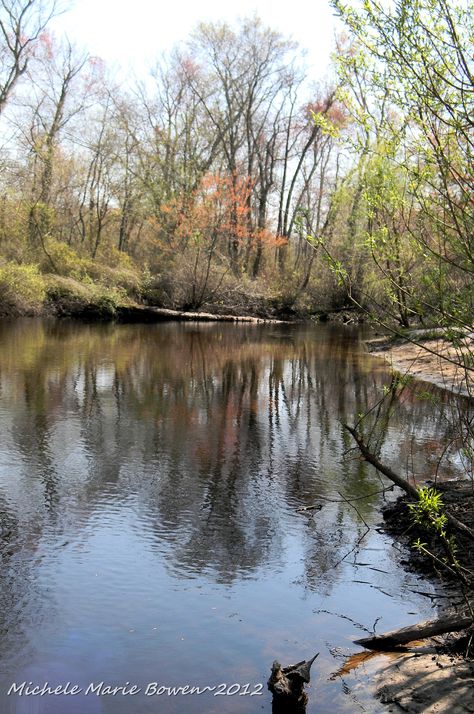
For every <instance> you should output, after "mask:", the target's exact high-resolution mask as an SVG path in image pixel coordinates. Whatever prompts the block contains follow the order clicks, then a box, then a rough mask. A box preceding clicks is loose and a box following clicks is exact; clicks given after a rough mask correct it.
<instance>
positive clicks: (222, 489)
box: [0, 320, 458, 714]
mask: <svg viewBox="0 0 474 714" xmlns="http://www.w3.org/2000/svg"><path fill="white" fill-rule="evenodd" d="M362 336H363V335H362V334H361V332H360V330H357V329H351V328H343V327H333V326H284V325H281V326H277V325H268V326H256V325H228V324H214V325H209V324H201V325H198V324H174V323H168V324H160V325H130V326H129V325H83V324H78V323H73V322H71V323H69V322H67V321H50V322H49V321H41V320H38V321H36V320H19V321H16V322H11V323H9V322H4V323H1V324H0V518H1V521H0V523H1V540H0V551H1V569H0V588H1V589H0V593H1V594H0V598H1V599H0V607H1V613H0V635H1V639H0V711H1V712H2V713H3V712H5V713H6V714H9V713H11V714H13V713H15V714H18V713H23V712H28V713H29V714H32V713H35V714H76V713H77V714H79V713H80V714H95V713H96V712H101V713H104V714H109V713H112V712H113V714H151V713H152V712H153V713H155V712H160V713H163V714H169V713H171V712H180V713H182V712H185V713H187V712H189V713H192V714H194V713H196V714H197V713H199V714H201V713H204V712H205V713H206V714H211V713H213V712H216V713H217V712H224V713H225V714H226V713H229V714H230V713H231V712H232V713H233V712H267V713H269V712H270V711H271V697H270V694H269V693H268V691H267V689H266V680H267V678H268V675H269V670H270V666H271V663H272V661H273V660H274V659H279V660H280V661H282V662H283V663H284V664H288V663H290V662H294V661H298V660H301V659H304V658H308V657H310V656H312V655H313V654H314V653H315V652H320V656H319V658H318V659H317V660H316V663H315V665H314V672H313V683H312V687H311V689H310V703H309V705H308V714H311V713H312V712H331V713H333V712H357V711H369V712H378V711H380V712H381V711H385V708H384V706H383V705H382V704H380V703H379V702H377V701H376V700H375V699H374V698H373V696H372V695H373V692H372V688H371V686H370V681H371V677H372V675H373V672H374V671H376V670H377V667H379V666H382V665H383V662H382V663H380V660H381V659H383V657H378V658H375V659H374V660H370V662H369V663H368V664H366V665H365V666H361V667H359V668H357V669H355V670H353V671H351V672H349V673H342V674H340V673H339V674H338V671H339V670H340V668H341V666H342V665H343V663H344V661H345V657H346V656H347V655H348V654H351V653H354V652H357V651H359V648H357V647H356V646H355V645H353V644H352V640H353V639H356V638H357V637H360V636H363V633H364V628H366V629H367V630H372V628H373V627H374V625H375V626H376V627H377V630H378V631H382V630H387V629H391V628H393V627H397V626H402V625H405V624H408V623H409V622H413V621H417V620H419V619H421V618H422V617H424V616H425V615H428V616H429V615H430V614H432V612H433V611H432V609H431V600H430V599H429V597H426V594H425V595H423V594H420V593H421V592H424V593H426V592H427V591H428V592H430V591H431V590H430V586H429V585H428V584H426V583H424V582H423V581H420V580H419V579H418V578H417V576H416V575H414V574H410V573H406V572H404V571H403V569H401V568H400V566H399V560H400V557H401V554H400V551H399V548H398V547H397V545H396V544H394V543H393V542H392V541H391V539H390V538H389V537H388V536H387V535H385V534H384V533H383V532H381V531H380V530H376V529H371V530H370V532H369V533H366V531H367V527H366V524H368V525H371V526H373V525H375V524H377V523H379V522H380V520H381V516H380V507H381V505H382V504H383V501H384V494H383V493H381V490H382V482H381V480H380V479H379V477H378V475H377V474H376V473H375V471H374V470H373V469H372V468H371V467H370V466H367V465H366V464H364V463H362V462H361V461H360V460H359V459H358V458H357V454H356V453H355V452H350V453H349V454H346V452H347V451H348V449H350V448H351V447H352V443H351V440H350V437H349V435H348V434H347V432H346V431H345V430H344V429H343V426H342V422H344V421H347V422H349V423H354V420H356V419H357V416H358V414H360V413H362V412H364V411H365V410H366V409H367V408H368V407H369V406H371V405H372V404H373V403H374V402H375V401H376V400H377V399H379V398H380V396H381V395H382V393H383V386H384V385H387V384H389V382H390V376H389V373H388V371H387V369H386V368H385V366H384V365H383V363H382V362H380V361H378V360H377V359H376V358H372V357H370V356H369V355H368V354H366V353H365V352H364V349H363V345H362V342H361V337H362ZM436 394H437V397H439V395H440V393H436ZM432 395H433V390H431V391H430V392H429V393H427V392H426V390H425V388H423V389H420V388H419V387H417V386H416V385H412V386H410V387H408V388H407V389H406V390H405V392H404V395H403V398H402V399H401V400H400V401H399V403H398V404H397V405H396V409H395V411H394V414H393V416H392V418H391V420H390V422H389V423H387V424H386V425H385V427H384V429H383V434H382V436H381V453H382V456H383V459H384V460H385V461H387V462H388V463H391V464H392V465H393V466H395V467H396V468H397V469H398V471H400V472H401V473H404V472H405V471H406V469H409V470H410V471H412V470H414V471H415V473H417V474H419V475H425V476H430V475H433V473H434V470H435V468H436V459H435V456H436V451H437V449H438V445H439V444H440V443H443V440H445V439H446V438H447V436H449V430H450V425H449V418H448V416H447V414H448V411H449V400H448V399H445V398H444V397H443V396H442V395H441V399H440V400H439V403H438V405H437V407H436V408H434V406H433V397H432ZM456 459H457V455H456V453H455V452H454V453H452V454H451V455H450V458H448V460H447V461H446V465H445V467H444V468H443V469H441V472H440V475H442V476H447V477H452V476H456V474H457V473H458V471H457V469H458V463H457V460H456ZM354 498H357V499H358V500H356V501H353V505H350V504H348V503H347V502H346V501H345V500H344V499H354ZM387 498H393V495H392V494H389V495H388V496H387ZM315 503H321V504H323V507H322V509H321V510H320V511H316V510H313V511H307V512H300V511H298V509H300V508H302V507H305V506H309V505H312V504H315ZM354 506H355V507H354ZM364 534H365V535H364ZM377 662H378V664H377ZM22 682H26V683H27V685H25V688H24V689H23V690H21V689H15V688H13V690H12V685H13V684H15V687H20V686H21V683H22ZM29 682H31V683H32V685H31V687H33V686H35V685H38V686H43V685H44V684H45V683H46V682H48V683H49V685H50V686H51V687H53V686H54V687H56V686H62V687H64V686H65V685H66V684H67V683H68V682H70V683H71V684H70V688H71V687H72V686H74V685H75V686H76V687H77V688H78V689H81V690H82V691H79V692H78V693H77V694H67V693H64V691H62V692H61V693H59V694H57V695H52V694H48V693H45V694H44V696H39V695H36V696H35V695H29V696H27V695H26V691H27V689H26V686H28V683H29ZM101 682H103V683H104V684H103V686H101ZM153 683H157V686H156V687H154V685H153ZM261 684H263V687H261V686H260V685H261ZM91 685H92V687H91ZM133 685H135V687H136V689H140V691H136V693H127V694H123V693H122V692H117V693H116V694H107V693H106V692H107V691H108V690H106V689H105V687H107V686H109V687H114V686H123V687H125V691H129V690H130V688H131V687H132V686H133ZM178 685H180V686H185V685H190V686H199V687H201V688H205V687H206V686H207V687H214V690H211V691H209V690H208V691H205V692H203V693H201V694H198V693H196V692H195V693H194V694H183V693H180V694H176V695H169V694H168V693H167V690H165V689H161V690H159V689H158V687H170V686H178ZM219 685H222V686H219ZM224 685H225V686H224ZM231 685H235V686H231ZM147 687H148V693H147V691H146V689H147ZM88 688H89V689H88ZM21 691H22V692H23V693H22V694H20V692H21ZM122 691H123V690H122ZM134 691H135V690H134ZM158 691H161V692H162V693H161V694H152V693H153V692H158ZM9 692H10V693H9ZM221 692H222V693H221Z"/></svg>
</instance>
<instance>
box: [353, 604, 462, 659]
mask: <svg viewBox="0 0 474 714" xmlns="http://www.w3.org/2000/svg"><path fill="white" fill-rule="evenodd" d="M472 624H473V618H472V615H469V614H466V613H464V614H454V615H446V616H445V617H441V618H439V619H438V620H428V621H426V622H419V623H417V624H415V625H408V627H402V628H401V629H400V630H392V631H391V632H386V633H385V634H381V635H372V636H371V637H363V638H362V639H360V640H355V644H356V645H361V646H362V647H365V648H366V649H369V650H383V651H387V650H392V649H396V648H397V647H399V646H400V645H405V644H407V642H412V641H413V640H423V639H425V638H426V637H434V636H435V635H443V634H445V633H447V632H459V631H460V630H465V629H466V628H467V627H470V626H471V625H472Z"/></svg>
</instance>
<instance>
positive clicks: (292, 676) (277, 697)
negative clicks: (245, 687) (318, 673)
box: [268, 652, 319, 714]
mask: <svg viewBox="0 0 474 714" xmlns="http://www.w3.org/2000/svg"><path fill="white" fill-rule="evenodd" d="M318 655H319V652H318V654H316V655H314V657H313V658H312V659H309V660H303V661H302V662H298V663H297V664H290V665H289V666H288V667H282V666H281V664H280V663H279V662H277V661H276V660H275V661H274V663H273V665H272V671H271V674H270V679H269V680H268V689H269V690H270V691H271V692H272V694H273V701H272V714H305V712H306V704H307V702H308V695H307V694H306V692H305V691H304V685H305V684H309V681H310V674H311V665H312V664H313V662H314V660H315V659H316V657H317V656H318Z"/></svg>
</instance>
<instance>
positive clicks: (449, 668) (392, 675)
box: [376, 654, 474, 714]
mask: <svg viewBox="0 0 474 714" xmlns="http://www.w3.org/2000/svg"><path fill="white" fill-rule="evenodd" d="M376 687H377V697H378V698H379V699H380V702H381V703H382V704H386V705H387V711H393V712H400V711H402V712H425V714H435V712H436V714H438V713H440V712H444V713H445V714H465V713H466V712H474V662H466V661H465V660H459V659H453V658H452V657H451V656H448V655H445V654H405V655H400V657H397V658H396V659H391V660H390V661H389V662H388V663H387V665H386V666H385V667H384V668H383V669H382V670H380V671H379V674H378V677H377V682H376Z"/></svg>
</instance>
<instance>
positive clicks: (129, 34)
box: [50, 0, 336, 79]
mask: <svg viewBox="0 0 474 714" xmlns="http://www.w3.org/2000/svg"><path fill="white" fill-rule="evenodd" d="M69 8H70V9H68V10H67V11H66V12H64V13H63V14H62V15H61V16H60V17H58V18H56V19H55V20H54V21H53V23H52V24H51V25H50V29H53V31H54V32H55V34H57V35H58V36H60V35H62V34H64V33H65V34H67V36H68V37H69V39H70V40H71V41H73V42H76V43H77V44H78V45H79V46H81V47H86V48H87V49H88V51H89V52H90V53H91V54H92V55H94V56H98V57H101V58H102V59H103V60H105V62H106V64H107V65H109V66H110V67H111V68H116V69H119V70H122V71H125V72H127V73H128V72H130V73H135V74H136V75H137V76H140V75H142V74H143V72H146V71H147V70H148V69H149V68H150V67H152V66H153V65H154V64H156V60H157V58H158V57H159V56H160V55H161V53H162V52H163V51H166V50H167V49H170V48H171V47H172V46H173V45H174V44H175V43H177V42H180V41H184V40H186V38H187V37H188V36H189V34H190V32H191V31H192V30H193V28H194V27H195V26H196V25H197V24H198V23H199V22H201V21H219V20H225V21H227V22H229V23H232V22H233V21H235V20H236V19H237V18H238V17H249V16H253V15H254V14H257V15H258V16H259V17H260V18H261V19H262V20H263V22H264V23H265V24H266V25H268V26H270V27H271V28H272V29H274V30H278V31H280V32H282V33H283V34H284V35H285V36H289V37H291V38H292V39H294V40H296V41H297V42H298V43H299V44H300V45H301V47H303V48H305V49H306V50H307V51H308V54H307V63H308V65H309V66H310V68H311V74H312V75H313V76H314V79H318V78H321V77H322V76H323V75H324V74H325V71H326V69H327V67H328V63H329V55H330V52H331V50H332V46H333V38H334V32H335V27H336V21H335V18H334V16H333V10H332V9H331V8H330V7H329V0H290V1H289V0H286V2H284V1H283V0H280V2H278V0H239V2H238V4H224V3H223V2H222V0H195V2H190V0H179V1H178V0H166V2H164V1H163V0H132V1H130V0H70V3H69Z"/></svg>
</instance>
